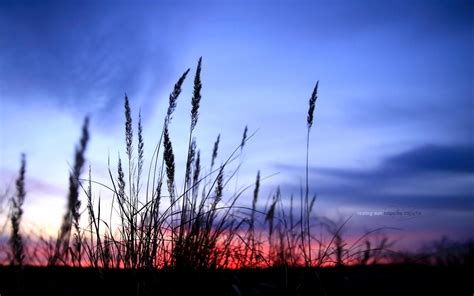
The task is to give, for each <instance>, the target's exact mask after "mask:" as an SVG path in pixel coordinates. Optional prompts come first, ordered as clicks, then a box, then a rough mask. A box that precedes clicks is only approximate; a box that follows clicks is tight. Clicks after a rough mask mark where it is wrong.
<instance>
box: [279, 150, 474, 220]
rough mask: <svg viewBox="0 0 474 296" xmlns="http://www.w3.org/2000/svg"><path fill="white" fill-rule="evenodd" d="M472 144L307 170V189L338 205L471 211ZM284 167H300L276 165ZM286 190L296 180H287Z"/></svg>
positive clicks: (295, 189) (473, 208)
mask: <svg viewBox="0 0 474 296" xmlns="http://www.w3.org/2000/svg"><path fill="white" fill-rule="evenodd" d="M473 151H474V145H472V144H452V145H435V144H427V145H422V146H418V147H415V148H412V149H409V150H406V151H403V152H400V153H398V154H395V155H391V156H388V157H386V158H385V159H383V160H382V161H381V162H380V165H379V166H377V167H375V168H373V169H345V168H317V167H313V168H311V169H310V190H311V192H315V193H318V194H319V195H320V196H321V197H322V198H324V200H326V201H330V202H334V203H336V204H340V205H344V206H347V205H364V206H367V205H369V206H370V205H372V206H388V205H391V206H393V205H399V206H409V207H416V208H422V209H436V210H454V211H474V195H473V192H472V174H473V173H474V155H473ZM277 167H278V168H279V169H281V170H284V171H287V172H290V173H291V172H293V173H294V172H297V171H299V172H302V171H304V168H301V167H295V166H287V165H278V166H277ZM283 187H284V188H285V190H287V191H290V192H299V190H300V185H299V184H294V183H287V184H286V185H285V186H283Z"/></svg>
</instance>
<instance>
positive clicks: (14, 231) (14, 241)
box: [10, 154, 26, 266]
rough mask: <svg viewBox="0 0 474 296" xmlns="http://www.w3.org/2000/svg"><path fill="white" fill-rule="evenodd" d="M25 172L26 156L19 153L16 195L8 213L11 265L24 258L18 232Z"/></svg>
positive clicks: (24, 191) (20, 263)
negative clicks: (19, 163)
mask: <svg viewBox="0 0 474 296" xmlns="http://www.w3.org/2000/svg"><path fill="white" fill-rule="evenodd" d="M25 174H26V156H25V154H22V155H21V165H20V172H19V175H18V178H17V179H16V195H15V196H14V197H13V198H12V199H11V203H12V209H11V214H10V221H11V235H10V247H11V253H12V256H11V265H16V266H22V265H23V261H24V259H25V251H24V245H23V238H22V235H21V234H20V223H21V218H22V216H23V208H22V207H23V203H24V201H25V196H26V190H25Z"/></svg>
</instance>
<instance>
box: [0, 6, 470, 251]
mask: <svg viewBox="0 0 474 296" xmlns="http://www.w3.org/2000/svg"><path fill="white" fill-rule="evenodd" d="M98 3H100V4H98ZM473 8H474V5H473V2H472V1H431V0H427V1H230V0H229V1H189V2H185V1H165V2H160V1H149V2H146V1H133V4H132V2H125V1H97V2H96V1H57V2H55V1H0V189H2V190H3V188H7V187H9V186H10V187H11V188H10V189H11V190H13V189H14V188H13V187H14V179H15V177H16V174H17V171H18V168H19V164H20V154H21V153H26V155H27V163H28V164H27V189H28V195H27V198H26V202H25V207H26V210H25V216H24V218H25V220H26V221H28V222H27V223H30V225H40V226H41V227H45V228H48V227H49V228H54V227H57V225H59V223H60V221H61V216H62V213H63V209H64V206H65V204H66V194H67V182H68V171H69V166H70V163H71V162H72V161H73V152H74V150H73V149H74V145H75V144H76V142H77V141H78V139H79V135H80V127H81V124H82V121H83V118H84V116H86V115H90V116H91V129H90V131H91V142H90V146H89V149H88V151H87V157H88V162H89V163H90V164H91V165H92V170H93V174H94V176H95V177H96V178H97V180H105V182H107V158H108V156H109V155H110V158H111V162H112V166H113V168H114V169H113V171H115V165H116V159H117V156H118V154H119V153H120V154H121V155H124V154H125V152H124V151H125V139H124V133H123V125H124V115H123V98H124V93H127V94H128V96H129V98H130V100H131V104H132V108H133V114H134V119H135V120H136V119H137V118H138V111H139V110H141V112H142V117H143V125H144V130H145V145H146V146H145V147H146V149H147V157H148V159H149V156H150V153H151V150H152V148H151V147H153V146H154V145H155V143H156V142H157V141H158V138H159V133H160V131H161V127H162V123H163V116H164V114H165V112H166V107H167V103H168V95H169V93H170V92H171V90H172V87H173V85H174V83H175V82H176V80H177V79H178V78H179V76H180V75H181V74H182V73H183V72H184V71H185V70H186V69H187V68H191V73H192V75H190V76H189V77H188V79H187V81H186V82H185V84H184V89H183V93H182V94H181V96H180V98H179V100H178V107H177V111H176V114H175V115H174V119H173V122H172V126H171V129H170V133H171V138H172V140H173V148H174V150H175V153H176V155H177V156H176V157H177V165H178V167H179V166H180V164H181V166H183V162H184V161H185V157H184V156H185V151H186V150H185V149H186V148H187V147H186V145H187V141H188V138H187V132H188V128H189V122H190V118H189V112H190V110H191V103H190V101H191V95H192V78H193V75H194V71H195V67H196V64H197V60H198V58H199V57H200V56H202V57H203V70H202V81H203V90H202V101H201V108H200V117H199V121H198V126H197V131H196V138H197V143H198V146H199V147H200V149H201V153H202V155H203V157H204V163H209V159H210V154H211V152H212V146H213V143H214V141H215V139H216V137H217V135H218V134H221V140H222V142H221V143H222V150H221V151H220V157H221V158H220V160H223V159H224V157H225V156H226V155H228V154H229V153H230V152H231V151H232V150H233V148H235V147H236V146H237V145H238V144H239V143H240V139H241V137H242V132H243V129H244V127H245V126H246V125H248V127H249V130H250V131H251V132H253V131H257V133H256V135H255V137H253V138H252V139H251V141H249V143H248V144H247V146H246V147H245V153H244V155H243V157H242V159H240V160H239V161H242V163H243V166H242V169H241V171H240V173H239V176H238V183H239V186H245V185H249V184H252V182H254V178H255V175H256V173H257V170H261V173H262V176H269V175H272V174H274V173H279V174H278V175H276V176H274V177H272V178H269V179H268V180H266V181H265V182H263V184H262V189H263V197H264V199H266V198H267V196H268V195H269V194H271V193H272V192H274V191H275V190H276V187H277V186H278V185H280V187H281V189H282V192H283V196H284V198H289V196H290V194H292V193H293V194H295V195H296V196H299V192H300V186H301V184H302V183H303V181H304V168H305V156H306V155H305V151H306V150H305V149H306V142H305V141H306V114H307V105H308V99H309V97H310V95H311V92H312V89H313V87H314V85H315V83H316V81H317V80H319V81H320V84H319V86H320V87H319V98H318V101H317V103H316V110H315V123H314V125H313V128H312V134H311V142H310V188H311V192H314V193H317V194H318V200H317V204H316V208H317V210H316V214H317V215H319V216H320V217H323V216H324V217H329V218H332V219H335V220H337V219H343V218H344V217H348V216H350V215H354V216H353V218H352V222H351V224H350V226H349V227H353V228H354V229H370V228H374V227H380V226H384V225H385V226H389V227H396V228H399V229H400V230H398V231H395V232H394V233H393V235H394V236H397V237H401V238H405V240H404V241H401V245H404V244H405V245H407V246H408V245H416V244H417V243H421V241H424V240H431V239H436V238H439V237H441V236H442V235H447V236H448V237H449V238H451V239H453V240H464V239H467V238H473V237H474V223H473V221H474V133H473V132H474V131H473V127H474V119H473V118H474V106H473V104H474V103H473V102H474V98H473V83H474V80H473V69H474V58H473V52H474V48H473V44H474V43H473V36H474V35H473V13H474V10H473ZM134 123H136V121H135V122H134ZM181 175H182V174H181ZM178 176H179V175H178ZM178 180H179V181H181V180H182V178H179V177H178ZM233 183H234V182H232V184H233ZM233 187H234V185H232V186H231V189H233ZM102 194H103V195H104V197H105V196H106V195H107V192H106V191H102ZM243 202H249V199H248V197H244V200H243ZM262 205H264V200H262ZM397 209H398V210H403V211H418V212H420V213H421V214H420V215H417V216H416V217H411V218H410V219H404V218H394V217H388V216H377V217H367V216H361V215H358V214H357V213H358V212H361V211H394V210H397ZM54 229H56V228H54ZM52 233H56V230H54V231H52Z"/></svg>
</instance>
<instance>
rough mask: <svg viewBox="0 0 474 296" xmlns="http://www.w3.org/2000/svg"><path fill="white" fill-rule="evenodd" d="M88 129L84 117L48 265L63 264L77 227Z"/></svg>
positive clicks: (87, 123)
mask: <svg viewBox="0 0 474 296" xmlns="http://www.w3.org/2000/svg"><path fill="white" fill-rule="evenodd" d="M88 127H89V118H88V117H86V118H85V120H84V124H83V126H82V136H81V139H80V142H79V145H78V146H77V147H76V152H75V157H74V166H73V168H72V172H71V173H70V174H69V193H68V198H67V208H66V214H65V215H64V218H63V222H62V225H61V229H60V231H59V235H58V239H57V240H56V248H55V253H54V256H53V257H52V258H50V260H49V264H50V265H56V263H57V261H58V260H60V261H63V262H65V261H66V260H67V258H65V256H67V251H68V248H69V238H70V234H71V227H72V225H73V223H74V224H76V225H79V218H80V213H79V208H80V206H81V202H80V200H79V188H80V183H79V182H80V180H79V178H80V176H81V173H82V168H83V166H84V163H85V153H86V149H87V143H88V141H89V130H88ZM77 230H79V229H77Z"/></svg>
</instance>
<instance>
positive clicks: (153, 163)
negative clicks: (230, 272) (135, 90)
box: [2, 58, 394, 294]
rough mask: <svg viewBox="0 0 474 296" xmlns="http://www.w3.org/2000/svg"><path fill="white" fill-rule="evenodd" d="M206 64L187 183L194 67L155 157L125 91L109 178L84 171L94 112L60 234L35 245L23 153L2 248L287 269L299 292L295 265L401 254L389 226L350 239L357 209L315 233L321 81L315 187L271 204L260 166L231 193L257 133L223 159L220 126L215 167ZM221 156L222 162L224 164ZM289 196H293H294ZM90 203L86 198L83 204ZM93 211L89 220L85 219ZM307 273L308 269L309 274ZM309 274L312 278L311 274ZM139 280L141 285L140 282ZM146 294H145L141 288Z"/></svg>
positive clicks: (36, 255)
mask: <svg viewBox="0 0 474 296" xmlns="http://www.w3.org/2000/svg"><path fill="white" fill-rule="evenodd" d="M201 71H202V59H201V58H200V59H199V61H198V65H197V67H196V71H195V74H194V82H193V96H192V99H191V111H190V119H191V123H190V126H189V133H188V135H186V137H187V139H188V146H187V151H186V155H185V160H186V161H185V167H184V168H183V170H182V171H184V176H183V178H182V187H181V188H180V187H178V185H177V184H178V182H177V176H176V174H177V172H178V171H181V170H178V169H177V168H176V155H175V153H174V150H173V143H172V141H171V137H170V133H171V132H172V119H173V113H174V111H175V109H176V107H177V100H178V98H179V96H180V94H181V90H182V87H183V84H184V82H185V80H186V78H187V76H188V75H189V72H190V69H187V70H186V71H185V72H184V73H183V74H182V76H181V77H180V78H179V79H178V81H177V82H176V84H175V85H174V88H173V90H172V92H171V93H170V95H169V101H168V109H167V112H166V115H165V118H164V121H163V127H162V130H161V133H160V137H159V139H158V141H157V144H156V145H155V146H153V147H152V150H153V153H152V156H151V159H150V161H149V163H148V164H146V163H145V148H146V147H148V146H145V140H144V138H143V126H142V117H141V112H139V113H138V121H137V123H136V127H135V128H134V118H133V110H132V109H131V107H130V101H129V98H128V96H127V95H125V98H124V123H125V124H124V144H125V155H124V156H122V155H118V157H117V162H116V166H115V168H114V165H113V164H112V162H111V160H110V157H109V159H108V175H109V182H108V183H107V184H105V183H100V182H98V181H95V180H94V179H93V172H92V168H91V166H89V169H88V176H86V177H84V176H83V175H84V171H85V165H86V150H87V144H88V140H89V129H88V126H89V119H88V118H85V120H84V124H83V127H82V135H81V138H80V140H79V143H78V145H77V147H76V149H75V159H74V165H73V167H72V169H71V172H70V174H69V193H68V196H67V207H66V212H65V213H64V216H63V221H62V224H61V227H60V229H59V234H58V237H57V238H56V239H53V238H43V239H41V240H40V243H36V244H34V242H30V244H31V246H30V247H28V248H25V246H24V244H25V242H24V239H23V238H22V234H21V230H20V224H21V218H22V213H23V210H22V206H23V203H24V199H25V195H26V192H25V182H26V181H25V174H26V169H25V167H26V160H25V159H26V158H25V156H22V161H21V165H20V172H19V176H18V179H17V181H16V194H15V196H14V197H13V198H12V199H11V211H10V215H9V217H10V224H11V235H10V240H9V243H10V248H9V249H8V250H5V248H3V249H2V250H4V252H5V253H6V254H8V256H7V258H10V259H11V260H10V264H11V265H15V266H23V265H25V262H26V265H28V264H30V265H31V264H33V262H36V264H39V265H45V264H47V265H48V266H50V268H53V267H54V268H59V266H62V268H67V267H82V268H85V269H87V270H94V271H97V272H100V274H104V273H105V272H108V271H110V272H111V271H112V270H116V269H124V270H127V272H132V274H133V275H134V276H136V275H137V274H139V273H140V272H143V271H150V272H157V271H161V272H165V271H170V270H171V271H176V272H188V271H207V272H210V271H212V270H225V269H238V270H255V269H262V268H271V269H276V270H280V269H282V270H283V271H284V272H283V274H284V275H285V276H284V277H283V283H284V285H283V286H284V287H285V289H290V287H291V289H292V293H293V292H294V293H296V292H297V291H298V289H299V288H298V285H297V284H295V281H297V280H296V279H295V278H293V277H292V275H289V273H288V272H289V271H290V273H291V272H293V273H294V274H299V273H298V272H294V271H295V270H306V272H308V271H309V274H310V275H309V276H310V277H312V281H313V282H314V283H319V284H320V283H321V276H320V274H319V272H313V271H311V270H313V269H312V268H321V267H325V266H336V267H342V266H344V265H348V264H349V265H364V266H365V265H369V264H375V263H380V262H383V261H384V260H387V258H393V255H394V253H393V252H391V251H390V248H391V246H392V245H393V242H391V241H388V240H387V238H386V237H384V238H383V239H382V240H380V241H376V240H375V239H374V236H373V235H374V234H375V233H378V232H380V231H382V230H383V229H382V228H380V229H375V230H372V231H369V232H367V233H366V234H364V235H362V236H361V237H360V238H359V239H357V240H356V241H354V242H353V243H351V244H350V243H349V242H348V241H346V240H345V239H344V235H343V233H344V232H343V230H344V229H345V227H346V225H347V223H348V222H349V220H350V217H349V218H348V219H346V220H344V221H343V222H342V223H339V224H336V223H333V222H331V221H329V222H326V223H323V224H321V225H319V226H320V227H321V229H324V230H325V231H326V232H327V233H328V234H329V239H323V237H322V235H320V236H319V237H317V236H315V235H314V233H315V232H314V230H315V228H316V227H317V225H315V224H314V221H315V220H314V216H313V210H314V207H315V203H316V195H311V194H310V192H309V188H310V184H309V176H308V175H309V174H308V170H309V151H310V146H309V143H310V134H311V129H312V126H313V124H314V118H315V117H314V112H315V109H316V101H317V97H318V87H319V82H317V83H316V85H315V87H314V89H313V92H312V94H311V96H310V99H309V106H308V115H307V122H306V127H307V137H306V167H305V186H304V188H301V193H300V198H299V202H298V201H297V198H295V197H294V196H293V195H291V196H290V197H289V199H286V198H282V193H281V191H280V189H279V188H277V189H276V190H275V192H274V194H272V195H271V196H270V198H269V199H268V200H267V201H266V206H265V207H261V206H259V204H262V203H263V202H262V201H260V199H261V197H260V194H259V193H260V190H261V186H262V181H264V180H265V179H266V178H262V177H261V175H260V172H258V173H257V175H256V180H255V184H252V185H250V186H247V187H245V188H243V189H241V190H235V192H234V193H233V194H230V193H227V192H231V190H225V189H226V188H228V187H229V186H230V184H231V181H232V180H234V179H235V178H236V176H237V175H238V171H239V168H240V164H239V165H237V166H236V168H233V167H232V166H231V165H232V164H233V163H234V162H235V161H236V160H239V159H241V154H242V153H243V149H244V147H245V146H246V143H247V142H248V141H249V140H250V139H252V137H253V136H254V135H255V133H252V134H249V131H248V128H247V127H245V129H244V132H243V135H242V138H241V139H240V141H239V142H238V144H237V145H236V147H235V149H234V151H233V152H232V153H231V154H230V155H228V156H227V158H223V159H222V160H220V159H219V144H220V135H218V136H217V139H216V141H215V143H214V145H213V150H212V153H210V155H211V163H210V165H209V167H207V168H206V167H205V166H204V164H203V163H202V162H201V151H200V150H199V147H198V146H197V144H196V143H197V141H196V139H195V137H194V132H195V130H196V128H197V125H198V119H199V112H200V110H199V108H200V102H201V99H202V97H201V89H202V81H201ZM218 161H221V164H220V165H218ZM97 187H99V188H100V189H102V190H104V189H105V191H106V192H107V195H108V198H109V199H110V200H111V206H110V207H109V208H105V207H104V205H103V204H104V203H103V202H102V200H103V197H102V196H101V195H100V194H98V195H97V194H96V193H95V190H96V189H97ZM245 194H247V195H248V196H251V204H250V205H248V206H246V205H242V204H241V203H240V202H239V200H240V198H241V197H242V196H243V195H245ZM81 196H82V197H83V198H84V203H83V202H81V198H80V197H81ZM284 200H289V204H287V203H286V202H284ZM83 204H85V207H84V208H83V209H81V207H82V205H83ZM84 213H85V214H86V215H87V220H84V219H82V221H81V215H84ZM71 238H72V239H71ZM26 249H28V250H29V251H27V250H26ZM390 256H392V257H390ZM52 270H53V269H52ZM54 270H57V269H54ZM307 276H308V274H306V273H305V275H304V277H307ZM301 281H302V282H301V285H302V283H303V282H304V281H305V280H304V279H301ZM152 282H153V281H152ZM231 282H232V281H231ZM148 283H149V282H148ZM234 284H235V283H234ZM234 284H231V287H233V286H232V285H234ZM273 284H274V283H273ZM273 284H272V285H273ZM319 284H317V285H319ZM137 285H138V286H137V289H139V287H140V284H139V283H138V282H137ZM279 285H280V284H278V285H277V286H279ZM237 286H238V285H237ZM237 286H236V287H237ZM320 288H321V287H319V288H318V289H319V290H318V293H319V292H321V293H323V294H324V293H325V292H324V289H322V288H321V289H320ZM305 289H306V288H305ZM234 292H235V291H234ZM137 294H140V293H139V292H138V290H137Z"/></svg>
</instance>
